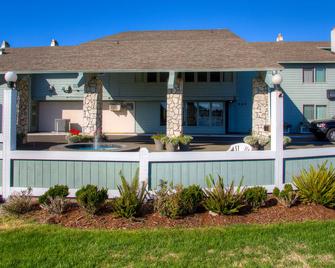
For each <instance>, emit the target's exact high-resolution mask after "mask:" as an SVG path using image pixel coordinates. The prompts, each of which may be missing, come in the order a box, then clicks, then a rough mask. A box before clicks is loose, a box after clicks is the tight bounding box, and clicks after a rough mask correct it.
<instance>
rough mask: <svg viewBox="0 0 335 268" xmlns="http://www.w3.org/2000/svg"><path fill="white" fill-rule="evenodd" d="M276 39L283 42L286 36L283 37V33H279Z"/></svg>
mask: <svg viewBox="0 0 335 268" xmlns="http://www.w3.org/2000/svg"><path fill="white" fill-rule="evenodd" d="M276 41H277V42H283V41H284V37H283V35H282V33H279V34H278V35H277V39H276Z"/></svg>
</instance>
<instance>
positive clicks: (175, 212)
mask: <svg viewBox="0 0 335 268" xmlns="http://www.w3.org/2000/svg"><path fill="white" fill-rule="evenodd" d="M203 198H204V193H203V191H202V189H201V188H200V186H198V185H191V186H189V187H187V188H183V186H182V185H177V186H173V185H172V184H170V185H168V183H167V182H166V181H161V183H160V189H159V191H157V192H156V199H155V203H154V205H155V211H157V212H159V213H160V214H161V215H163V216H166V217H168V218H173V219H174V218H178V217H181V216H185V215H188V214H192V213H194V212H196V210H197V209H198V208H199V206H200V205H201V203H202V201H203Z"/></svg>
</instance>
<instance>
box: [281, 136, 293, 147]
mask: <svg viewBox="0 0 335 268" xmlns="http://www.w3.org/2000/svg"><path fill="white" fill-rule="evenodd" d="M291 142H292V139H291V138H290V137H288V136H284V139H283V145H284V146H287V145H289V144H290V143H291Z"/></svg>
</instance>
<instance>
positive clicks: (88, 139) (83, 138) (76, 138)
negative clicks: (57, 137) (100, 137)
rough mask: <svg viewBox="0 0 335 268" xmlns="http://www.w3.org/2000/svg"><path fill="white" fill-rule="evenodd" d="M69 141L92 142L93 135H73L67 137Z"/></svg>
mask: <svg viewBox="0 0 335 268" xmlns="http://www.w3.org/2000/svg"><path fill="white" fill-rule="evenodd" d="M67 139H68V141H69V142H72V143H80V142H92V141H93V137H92V136H88V135H71V136H68V137H67Z"/></svg>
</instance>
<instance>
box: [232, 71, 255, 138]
mask: <svg viewBox="0 0 335 268" xmlns="http://www.w3.org/2000/svg"><path fill="white" fill-rule="evenodd" d="M256 74H257V73H256V72H239V73H237V74H236V76H237V80H236V81H237V83H236V87H237V88H236V101H234V102H232V103H227V105H229V124H228V132H233V133H234V132H239V133H249V132H250V131H251V127H252V80H253V78H254V77H255V76H256Z"/></svg>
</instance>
